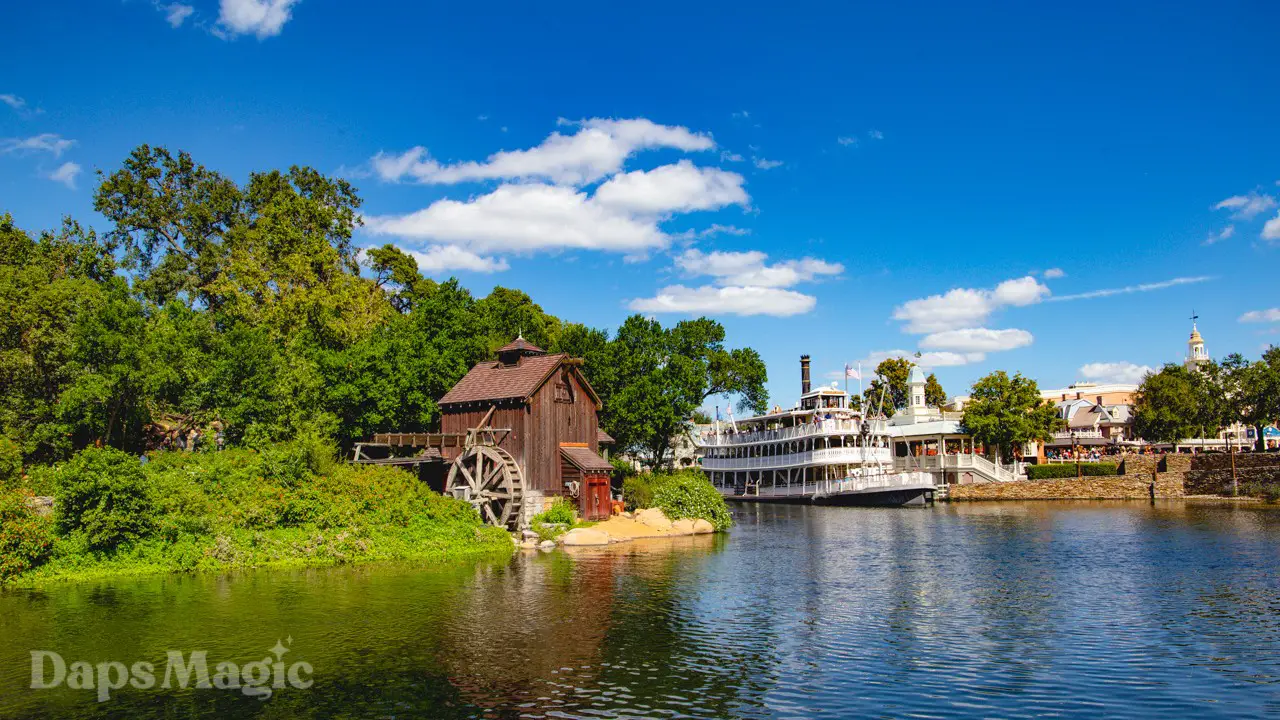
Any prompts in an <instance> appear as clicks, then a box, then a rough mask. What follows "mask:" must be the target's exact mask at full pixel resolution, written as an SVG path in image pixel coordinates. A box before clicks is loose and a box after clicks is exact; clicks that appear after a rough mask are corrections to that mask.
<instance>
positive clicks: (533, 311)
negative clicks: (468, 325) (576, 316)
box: [475, 287, 560, 350]
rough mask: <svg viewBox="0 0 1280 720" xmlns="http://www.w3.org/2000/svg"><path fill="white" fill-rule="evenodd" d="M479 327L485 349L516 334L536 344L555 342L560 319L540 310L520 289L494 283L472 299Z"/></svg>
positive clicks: (546, 345)
mask: <svg viewBox="0 0 1280 720" xmlns="http://www.w3.org/2000/svg"><path fill="white" fill-rule="evenodd" d="M475 311H476V317H477V319H478V321H479V326H480V327H479V331H480V332H481V333H483V334H484V335H485V337H487V338H488V340H489V349H490V350H497V349H498V348H500V347H502V346H503V345H506V344H507V343H509V342H511V341H512V340H514V339H516V336H518V335H520V336H523V337H524V339H525V340H528V341H529V342H531V343H533V344H534V345H537V346H538V347H540V348H543V349H544V350H545V349H548V348H551V347H553V346H554V345H555V341H556V337H557V336H558V335H559V334H560V320H559V319H558V318H556V317H554V316H552V315H548V314H546V313H545V312H543V311H542V306H541V305H538V304H537V303H535V302H534V301H533V298H531V297H529V295H528V294H527V293H525V292H523V291H521V290H512V289H510V288H504V287H495V288H494V289H493V290H492V291H490V293H489V294H488V295H487V296H486V297H485V298H484V299H482V300H480V301H479V302H477V303H476V308H475Z"/></svg>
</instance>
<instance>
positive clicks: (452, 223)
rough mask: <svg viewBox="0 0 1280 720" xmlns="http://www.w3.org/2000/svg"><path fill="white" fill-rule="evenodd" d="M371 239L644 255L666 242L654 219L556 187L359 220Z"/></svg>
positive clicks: (514, 189) (509, 189)
mask: <svg viewBox="0 0 1280 720" xmlns="http://www.w3.org/2000/svg"><path fill="white" fill-rule="evenodd" d="M365 223H366V227H367V228H368V230H369V231H370V232H372V233H373V234H375V235H398V236H400V237H403V238H408V239H415V240H424V241H431V242H435V243H448V244H458V245H463V246H466V247H467V248H469V249H470V250H472V251H475V252H480V253H486V252H502V251H509V252H520V251H534V250H548V249H558V248H576V249H593V250H613V251H619V252H630V253H635V252H644V251H647V250H650V249H654V248H661V247H665V246H666V245H667V243H668V241H669V237H668V236H667V235H666V233H664V232H662V230H660V229H659V228H658V225H657V220H655V219H653V218H639V217H634V216H632V215H629V214H626V213H622V212H618V211H616V210H614V209H612V208H609V207H606V206H604V205H601V204H599V203H595V202H592V201H591V198H589V197H588V196H587V195H586V193H584V192H582V191H578V190H574V189H573V188H568V187H562V186H558V185H538V184H532V185H502V186H500V187H498V188H497V189H495V190H494V191H493V192H491V193H489V194H487V195H481V196H479V197H476V198H472V199H470V200H467V201H465V202H463V201H458V200H438V201H436V202H434V203H432V204H431V205H430V206H429V207H427V208H424V209H422V210H419V211H417V212H414V213H410V214H408V215H401V216H381V217H378V216H374V217H367V218H365Z"/></svg>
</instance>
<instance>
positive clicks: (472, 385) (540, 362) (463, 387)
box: [440, 354, 568, 405]
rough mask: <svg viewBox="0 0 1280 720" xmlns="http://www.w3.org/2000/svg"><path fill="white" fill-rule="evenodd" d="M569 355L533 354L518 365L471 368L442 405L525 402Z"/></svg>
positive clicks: (484, 364)
mask: <svg viewBox="0 0 1280 720" xmlns="http://www.w3.org/2000/svg"><path fill="white" fill-rule="evenodd" d="M567 358H568V355H563V354H560V355H531V356H527V357H522V358H520V362H519V363H517V364H515V365H503V364H502V363H500V362H498V361H496V360H485V361H484V362H481V363H477V364H476V366H475V367H473V368H471V370H470V371H468V372H467V374H466V375H464V376H462V379H461V380H459V381H458V384H457V385H454V386H453V387H452V388H450V390H449V392H447V393H445V394H444V397H442V398H440V404H441V405H450V404H454V403H465V402H479V401H484V400H508V399H512V398H517V399H524V398H527V397H529V396H530V395H533V393H534V392H536V391H537V389H538V388H539V387H541V386H542V383H544V382H546V380H547V378H549V377H551V375H552V373H554V372H555V371H556V370H557V369H558V368H559V367H560V363H562V362H563V361H564V360H566V359H567Z"/></svg>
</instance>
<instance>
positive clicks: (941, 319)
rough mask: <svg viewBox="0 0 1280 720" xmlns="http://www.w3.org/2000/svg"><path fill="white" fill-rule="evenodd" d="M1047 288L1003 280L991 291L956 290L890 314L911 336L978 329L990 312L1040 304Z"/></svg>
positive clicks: (1033, 282) (910, 303)
mask: <svg viewBox="0 0 1280 720" xmlns="http://www.w3.org/2000/svg"><path fill="white" fill-rule="evenodd" d="M1048 295H1049V288H1048V287H1046V286H1045V285H1043V284H1041V283H1040V282H1039V281H1037V280H1036V279H1035V278H1034V277H1032V276H1030V275H1028V276H1026V277H1021V278H1016V279H1013V280H1006V281H1004V282H1002V283H1000V284H999V285H997V286H996V287H995V289H994V290H986V289H973V288H955V289H953V290H950V291H948V292H947V293H945V294H943V295H930V296H929V297H926V298H919V299H916V300H908V301H907V302H905V303H903V304H902V305H900V306H898V307H897V308H895V309H894V311H893V319H894V320H901V321H903V322H905V323H906V327H905V328H904V329H905V330H906V331H907V332H910V333H934V332H941V331H944V330H957V329H961V328H971V327H978V326H980V325H982V324H983V322H984V321H985V320H986V319H987V317H989V316H990V315H991V314H992V313H993V312H995V311H996V310H998V309H1000V308H1001V307H1004V306H1007V305H1013V306H1023V305H1032V304H1035V303H1038V302H1040V301H1041V300H1043V299H1044V298H1045V297H1046V296H1048Z"/></svg>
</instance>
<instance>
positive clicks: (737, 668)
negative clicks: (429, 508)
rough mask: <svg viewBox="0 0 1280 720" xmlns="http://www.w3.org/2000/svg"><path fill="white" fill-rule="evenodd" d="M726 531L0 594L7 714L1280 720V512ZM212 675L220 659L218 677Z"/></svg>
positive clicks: (841, 517)
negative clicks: (119, 681) (274, 684)
mask: <svg viewBox="0 0 1280 720" xmlns="http://www.w3.org/2000/svg"><path fill="white" fill-rule="evenodd" d="M737 521H738V525H737V526H736V527H735V528H734V530H733V532H732V534H731V535H730V536H729V537H705V536H704V537H698V538H688V539H684V540H678V541H650V542H649V543H648V544H640V543H636V544H631V545H618V546H613V547H610V548H607V549H588V548H582V549H580V550H579V551H578V552H574V553H572V554H570V553H565V552H553V553H541V554H535V555H525V556H522V557H517V558H516V559H515V560H513V561H512V562H511V563H509V564H505V563H504V564H492V563H490V564H478V565H476V564H472V565H465V566H453V567H449V568H433V569H423V568H416V567H405V566H377V567H361V568H340V569H326V570H312V571H299V572H281V571H259V572H248V573H240V574H235V575H230V576H222V577H170V578H162V579H148V580H125V581H113V582H109V583H102V584H78V585H62V586H55V587H51V588H48V589H45V590H42V591H10V592H7V593H3V594H0V716H5V717H21V716H29V717H49V716H76V717H146V716H164V717H186V716H207V717H228V716H231V717H234V716H254V717H268V718H270V717H333V716H339V715H340V716H346V717H378V718H384V717H446V718H453V717H494V718H518V717H532V718H537V717H555V718H566V717H568V718H600V717H643V718H670V717H715V718H721V717H735V718H736V717H743V718H811V717H819V716H825V717H833V718H852V717H955V718H987V717H1033V716H1034V717H1045V716H1063V715H1074V716H1089V717H1097V716H1106V717H1164V718H1170V719H1172V718H1181V717H1257V716H1261V715H1280V684H1278V682H1280V511H1276V510H1271V509H1266V508H1261V507H1256V506H1255V507H1239V508H1236V507H1230V506H1213V505H1207V506H1192V505H1185V506H1184V505H1182V504H1165V505H1159V506H1155V507H1152V506H1149V505H1145V504H1140V503H1028V504H1018V503H1002V504H990V505H988V504H957V505H940V506H938V507H936V508H933V509H919V510H885V509H868V510H861V509H853V508H807V507H770V506H759V507H752V506H747V507H740V508H738V509H737ZM290 638H291V639H292V644H291V646H290V648H291V650H290V653H289V654H288V655H286V656H285V660H286V661H293V660H305V661H307V662H309V663H311V665H312V666H313V667H314V669H315V685H314V686H313V687H311V688H310V689H307V690H297V689H292V688H288V689H284V690H279V691H277V692H276V694H275V696H274V697H272V698H271V699H269V700H266V701H261V700H257V699H253V698H248V697H245V696H243V695H241V694H238V693H235V692H233V691H225V690H223V691H219V690H185V691H177V690H174V691H158V690H149V691H142V690H119V691H116V692H115V693H114V694H113V696H112V698H111V699H110V700H108V701H107V702H104V703H98V702H96V701H95V699H94V694H93V692H92V691H87V690H79V691H77V690H69V689H67V688H65V686H64V687H62V688H59V689H55V690H43V691H33V690H31V689H29V688H28V685H29V683H30V672H31V669H30V665H31V662H30V651H31V650H52V651H56V652H58V653H59V654H60V655H62V656H63V657H65V658H66V660H67V662H68V663H69V662H71V661H73V660H85V661H88V662H91V663H97V662H102V661H105V660H119V661H121V662H125V663H132V662H135V661H138V660H150V661H156V660H163V658H164V656H165V651H166V650H171V649H173V650H182V651H191V650H206V651H208V654H209V658H210V660H211V663H210V664H211V666H212V662H213V661H214V660H215V659H230V660H234V661H236V662H241V663H243V662H247V661H249V660H255V659H261V658H262V657H263V656H264V655H266V654H267V650H268V648H270V647H272V646H273V645H274V644H275V643H276V641H277V639H285V640H288V639H290ZM210 669H211V670H212V669H213V668H212V667H211V668H210Z"/></svg>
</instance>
